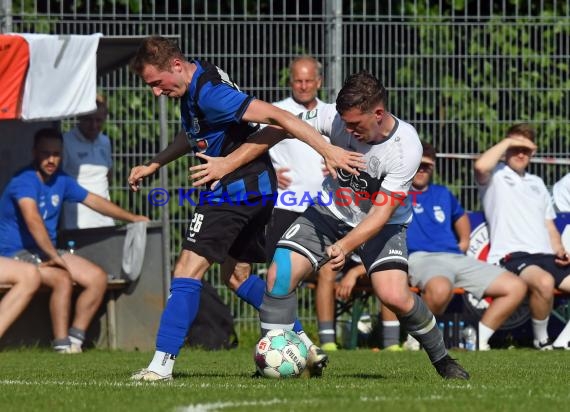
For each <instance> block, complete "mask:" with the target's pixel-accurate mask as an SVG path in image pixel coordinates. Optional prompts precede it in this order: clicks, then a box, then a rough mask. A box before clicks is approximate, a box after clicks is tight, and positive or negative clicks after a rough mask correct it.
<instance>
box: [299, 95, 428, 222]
mask: <svg viewBox="0 0 570 412" xmlns="http://www.w3.org/2000/svg"><path fill="white" fill-rule="evenodd" d="M394 119H395V120H396V124H395V126H394V129H393V130H392V131H391V132H390V135H389V136H388V137H387V138H386V139H385V140H383V141H381V142H378V143H374V144H367V143H363V142H359V141H358V140H356V139H355V138H354V137H353V136H352V135H351V134H350V133H348V132H347V131H346V126H345V124H344V121H343V120H342V119H341V117H340V115H339V114H338V112H337V111H336V105H334V104H325V105H324V106H323V107H321V108H319V109H315V110H312V111H310V112H306V113H304V114H303V120H305V121H306V122H308V123H310V124H311V125H312V126H313V127H315V128H316V129H317V130H318V131H319V132H320V133H321V134H323V135H325V136H328V137H329V138H330V140H331V143H332V144H334V145H335V146H339V147H342V148H343V149H346V150H351V151H356V152H359V153H363V154H364V160H365V162H366V169H365V170H364V171H361V172H360V176H354V175H350V174H348V173H347V172H344V171H343V170H338V178H337V179H333V178H332V177H331V176H327V177H326V178H325V180H324V181H323V187H322V193H321V194H320V198H318V199H317V203H319V204H322V205H324V206H326V207H328V208H329V209H330V211H331V212H332V213H333V214H334V215H335V216H336V217H338V218H339V219H341V220H343V221H344V222H346V223H347V224H349V225H351V226H353V227H354V226H356V225H358V224H359V223H360V222H361V221H362V219H363V218H364V217H365V216H366V214H367V213H368V211H369V210H370V209H371V207H372V206H373V202H372V201H371V200H370V199H366V197H367V196H372V197H373V196H376V199H375V200H374V204H376V205H382V204H386V203H387V202H394V201H398V202H401V206H400V207H398V208H397V209H396V211H395V212H394V214H393V215H392V217H391V218H390V220H389V221H388V222H387V224H407V223H409V222H410V221H411V219H412V209H411V202H410V199H409V198H408V196H407V195H408V191H409V189H410V186H411V184H412V180H413V178H414V175H415V174H416V171H417V170H418V167H419V165H420V161H421V158H422V152H423V149H422V145H421V142H420V139H419V137H418V133H417V132H416V129H415V128H414V127H413V126H412V125H410V124H409V123H406V122H404V121H402V120H400V119H397V118H395V117H394ZM395 198H396V199H395Z"/></svg>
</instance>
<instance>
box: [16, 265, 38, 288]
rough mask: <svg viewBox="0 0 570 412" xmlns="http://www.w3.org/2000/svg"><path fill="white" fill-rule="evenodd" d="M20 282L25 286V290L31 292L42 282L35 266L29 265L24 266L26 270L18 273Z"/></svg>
mask: <svg viewBox="0 0 570 412" xmlns="http://www.w3.org/2000/svg"><path fill="white" fill-rule="evenodd" d="M20 283H21V284H22V285H24V286H25V288H26V290H28V291H29V292H30V293H31V294H33V293H34V292H35V291H37V290H38V289H39V287H40V285H41V284H42V279H41V276H40V272H39V271H38V269H37V268H36V267H35V266H33V265H30V267H29V268H26V270H24V271H22V273H21V274H20Z"/></svg>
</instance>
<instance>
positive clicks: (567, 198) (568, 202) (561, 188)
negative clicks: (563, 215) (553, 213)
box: [552, 173, 570, 212]
mask: <svg viewBox="0 0 570 412" xmlns="http://www.w3.org/2000/svg"><path fill="white" fill-rule="evenodd" d="M552 199H553V200H554V204H555V205H556V208H557V209H558V210H560V211H561V212H570V173H568V174H567V175H566V176H564V177H563V178H562V179H560V180H559V181H558V182H556V183H555V184H554V186H553V187H552Z"/></svg>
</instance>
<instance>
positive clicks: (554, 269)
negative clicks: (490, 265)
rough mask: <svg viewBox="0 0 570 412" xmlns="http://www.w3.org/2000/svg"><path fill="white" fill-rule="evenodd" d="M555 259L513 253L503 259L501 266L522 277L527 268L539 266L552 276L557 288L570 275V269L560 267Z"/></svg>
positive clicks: (541, 255) (549, 256)
mask: <svg viewBox="0 0 570 412" xmlns="http://www.w3.org/2000/svg"><path fill="white" fill-rule="evenodd" d="M554 258H555V256H554V255H550V254H547V253H526V252H513V253H509V254H508V255H507V256H505V257H504V258H502V259H501V260H500V261H499V264H500V265H501V266H503V267H504V268H505V269H507V270H510V271H511V272H513V273H516V274H517V275H520V273H521V272H522V271H523V270H524V269H525V268H526V267H527V266H531V265H535V266H538V267H539V268H541V269H543V270H545V271H547V272H548V273H550V274H551V275H552V277H553V278H554V287H556V288H557V287H558V286H560V283H562V281H563V280H564V279H565V278H566V276H568V275H570V267H568V266H558V265H557V264H556V262H554Z"/></svg>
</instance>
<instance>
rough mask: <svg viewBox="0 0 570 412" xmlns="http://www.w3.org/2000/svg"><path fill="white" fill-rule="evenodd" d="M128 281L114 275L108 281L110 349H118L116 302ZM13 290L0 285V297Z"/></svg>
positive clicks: (45, 288) (39, 291)
mask: <svg viewBox="0 0 570 412" xmlns="http://www.w3.org/2000/svg"><path fill="white" fill-rule="evenodd" d="M129 283H130V282H129V281H128V280H127V279H121V278H118V277H116V276H113V275H109V276H108V279H107V290H106V312H107V317H106V318H107V342H108V345H109V349H117V347H118V345H117V311H116V302H117V297H118V296H119V294H120V292H121V291H123V290H125V289H126V288H127V287H128V286H129ZM11 288H12V285H9V284H0V295H1V294H4V293H7V292H8V291H9V290H10V289H11ZM74 289H75V290H76V291H77V290H79V289H80V286H79V285H75V286H74ZM50 291H51V289H50V288H48V287H47V286H41V287H40V289H39V290H38V293H48V292H50Z"/></svg>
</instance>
